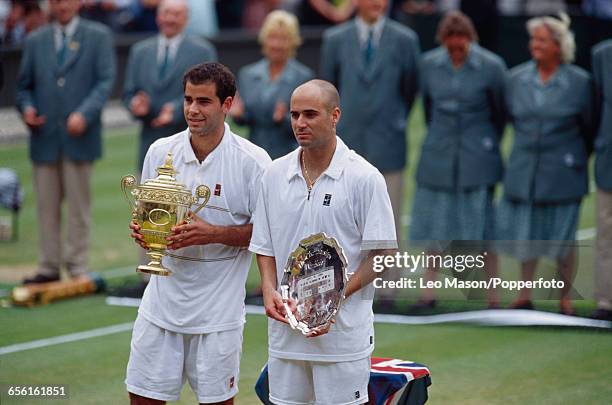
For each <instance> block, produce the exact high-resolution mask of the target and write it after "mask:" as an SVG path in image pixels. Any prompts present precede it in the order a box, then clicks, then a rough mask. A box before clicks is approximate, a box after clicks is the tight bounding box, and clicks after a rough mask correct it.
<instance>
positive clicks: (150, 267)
mask: <svg viewBox="0 0 612 405" xmlns="http://www.w3.org/2000/svg"><path fill="white" fill-rule="evenodd" d="M156 171H157V177H156V178H155V179H150V180H147V181H145V182H144V183H143V184H140V185H136V177H134V176H132V175H127V176H124V177H123V178H122V179H121V189H122V190H123V194H124V196H125V199H126V200H127V201H128V203H129V205H130V207H131V208H132V218H133V219H134V220H136V222H137V223H138V225H139V226H140V233H141V234H142V235H143V237H144V241H145V243H146V244H147V247H148V248H149V250H148V251H147V255H148V256H149V258H150V262H149V263H148V264H146V265H140V266H138V268H137V269H136V271H140V272H143V273H149V274H155V275H158V276H168V275H170V274H171V273H172V271H171V270H170V269H167V268H166V267H164V266H163V265H162V263H161V261H162V257H163V256H164V255H165V254H166V248H167V245H168V241H167V240H166V237H167V236H169V235H170V234H171V233H172V227H174V226H175V225H177V224H180V223H181V222H183V221H184V220H187V221H188V220H189V218H187V214H188V213H189V210H190V209H191V206H192V205H193V204H196V203H198V201H199V200H200V199H203V201H202V202H201V203H200V204H199V205H198V206H197V208H196V209H195V210H194V211H193V214H194V215H195V214H196V213H197V212H198V211H200V210H201V209H202V208H203V207H204V206H205V205H206V203H207V202H208V200H209V199H210V189H209V188H208V187H207V186H204V185H200V186H198V187H197V188H196V191H195V196H193V195H192V194H191V191H190V190H188V189H187V188H185V186H184V185H182V184H180V183H179V182H177V181H176V177H175V176H176V174H177V171H176V170H175V169H174V166H173V165H172V154H171V153H168V155H167V156H166V161H165V163H164V164H163V165H162V166H160V167H158V168H157V170H156ZM130 196H131V198H130Z"/></svg>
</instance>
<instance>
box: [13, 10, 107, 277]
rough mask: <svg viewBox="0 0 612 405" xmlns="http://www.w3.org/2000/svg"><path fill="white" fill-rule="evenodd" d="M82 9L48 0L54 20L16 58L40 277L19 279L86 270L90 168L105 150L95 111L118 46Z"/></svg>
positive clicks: (99, 107) (102, 100) (100, 103)
mask: <svg viewBox="0 0 612 405" xmlns="http://www.w3.org/2000/svg"><path fill="white" fill-rule="evenodd" d="M80 6H81V2H80V0H50V1H49V9H50V12H51V15H52V16H53V18H54V22H53V24H50V25H47V26H45V27H44V28H42V29H40V30H38V31H36V33H34V34H33V35H31V36H30V37H28V39H27V40H26V43H25V46H24V50H23V57H22V59H21V66H20V70H19V76H18V83H17V108H18V109H19V111H20V112H21V114H22V118H23V121H24V122H25V124H26V125H27V126H28V128H29V129H30V158H31V159H32V161H33V165H34V169H33V179H34V190H35V193H36V205H37V210H38V222H37V223H38V226H39V232H38V238H39V243H40V251H39V265H38V271H37V274H36V275H35V276H34V277H32V278H28V279H26V280H24V283H38V282H49V281H57V280H59V277H60V266H62V265H65V266H66V268H67V270H68V272H69V273H70V275H71V276H72V277H77V276H80V275H83V274H86V273H87V271H88V266H89V263H88V261H89V236H90V227H91V195H90V183H91V173H92V168H93V162H94V161H95V160H96V159H98V158H100V157H101V155H102V142H101V132H102V131H101V130H102V128H101V127H102V123H101V119H100V115H101V112H102V107H103V106H104V103H105V102H106V100H107V99H108V97H109V95H110V93H111V90H112V86H113V81H114V79H115V50H114V47H113V37H112V33H111V31H110V30H109V29H108V28H107V27H105V26H103V25H101V24H98V23H96V22H92V21H87V20H85V19H83V18H79V16H78V12H79V8H80ZM64 199H65V200H66V201H67V205H68V207H67V210H66V214H67V217H68V220H67V235H66V236H67V237H66V239H65V241H64V240H62V238H61V222H62V221H61V213H62V201H63V200H64Z"/></svg>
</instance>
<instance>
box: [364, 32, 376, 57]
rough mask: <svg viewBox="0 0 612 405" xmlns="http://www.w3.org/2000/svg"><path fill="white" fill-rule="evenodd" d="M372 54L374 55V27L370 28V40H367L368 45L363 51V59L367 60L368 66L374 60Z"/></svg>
mask: <svg viewBox="0 0 612 405" xmlns="http://www.w3.org/2000/svg"><path fill="white" fill-rule="evenodd" d="M372 56H374V29H373V28H370V29H369V30H368V41H367V42H366V47H365V49H364V51H363V60H364V61H365V64H366V66H368V65H369V64H370V62H371V61H372Z"/></svg>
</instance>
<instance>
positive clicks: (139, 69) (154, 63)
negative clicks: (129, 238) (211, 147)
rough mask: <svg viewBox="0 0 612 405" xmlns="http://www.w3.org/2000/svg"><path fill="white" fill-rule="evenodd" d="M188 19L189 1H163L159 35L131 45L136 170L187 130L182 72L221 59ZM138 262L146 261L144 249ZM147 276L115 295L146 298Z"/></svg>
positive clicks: (127, 100)
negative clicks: (158, 146) (157, 146)
mask: <svg viewBox="0 0 612 405" xmlns="http://www.w3.org/2000/svg"><path fill="white" fill-rule="evenodd" d="M188 20H189V7H188V1H187V0H162V1H161V3H160V4H159V7H158V8H157V24H158V26H159V35H156V36H154V37H152V38H148V39H145V40H143V41H140V42H137V43H136V44H134V45H133V46H132V48H131V49H130V55H129V58H128V65H127V70H126V73H125V83H124V89H123V103H124V105H125V106H126V108H127V109H128V110H129V111H130V113H131V114H132V116H133V117H134V118H136V119H137V120H138V121H140V124H141V127H140V147H139V151H138V173H139V175H140V173H141V171H142V164H143V162H144V157H145V154H146V153H147V150H149V146H151V144H152V143H153V142H155V141H156V140H157V139H159V138H163V137H166V136H170V135H173V134H176V133H178V132H181V131H183V130H185V128H186V126H187V123H186V122H185V117H184V114H183V74H184V73H185V72H186V71H187V70H188V69H189V68H190V67H191V66H194V65H196V64H198V63H201V62H210V61H216V60H217V51H216V49H215V48H214V46H213V45H212V44H211V43H209V42H208V41H206V40H205V39H204V38H201V37H196V36H193V35H189V34H186V33H185V27H186V25H187V21H188ZM138 251H139V254H140V262H141V263H147V262H148V260H147V257H146V255H145V251H144V250H143V249H138ZM147 281H148V277H147V276H146V275H144V276H143V279H142V281H141V282H140V283H139V284H137V285H134V286H125V287H124V288H121V289H119V290H117V291H116V292H115V293H114V294H115V295H118V296H130V297H142V294H143V293H144V290H145V288H146V283H147Z"/></svg>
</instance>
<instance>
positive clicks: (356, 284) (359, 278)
mask: <svg viewBox="0 0 612 405" xmlns="http://www.w3.org/2000/svg"><path fill="white" fill-rule="evenodd" d="M394 253H395V251H394V250H390V249H389V250H387V249H385V250H383V249H380V250H371V251H369V253H368V255H367V257H366V258H365V259H363V260H362V261H361V263H360V264H359V268H358V269H357V271H356V272H355V273H353V275H352V276H351V278H350V279H349V281H348V283H347V285H346V290H344V295H345V297H346V298H348V297H350V296H351V295H353V294H355V293H356V292H357V291H359V290H360V289H362V288H363V287H365V286H366V285H368V284H370V283H371V282H372V281H374V279H375V278H376V277H379V276H380V274H381V273H380V272H375V271H374V268H373V263H372V261H373V260H374V256H378V255H392V254H394Z"/></svg>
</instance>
